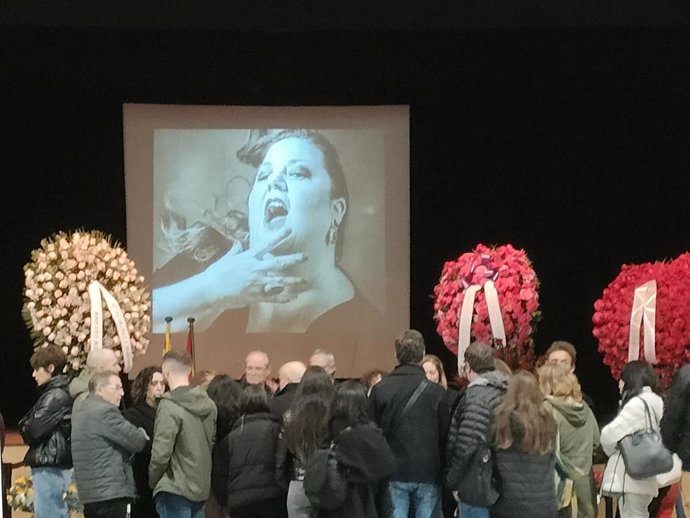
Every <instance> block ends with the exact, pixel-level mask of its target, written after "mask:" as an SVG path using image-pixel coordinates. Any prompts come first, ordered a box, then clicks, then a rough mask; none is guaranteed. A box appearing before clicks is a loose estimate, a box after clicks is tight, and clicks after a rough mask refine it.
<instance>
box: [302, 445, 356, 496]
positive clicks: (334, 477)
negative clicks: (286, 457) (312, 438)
mask: <svg viewBox="0 0 690 518" xmlns="http://www.w3.org/2000/svg"><path fill="white" fill-rule="evenodd" d="M304 494H305V495H307V498H308V499H309V502H311V505H312V506H313V507H314V509H326V510H334V509H338V508H339V507H341V506H342V505H343V504H344V503H345V498H346V497H347V479H346V478H345V473H344V470H343V468H342V467H341V466H340V465H339V464H338V461H337V460H336V459H335V456H334V454H333V445H332V444H331V447H330V448H320V449H317V450H314V452H312V454H311V456H310V457H309V461H308V462H307V465H306V472H305V474H304Z"/></svg>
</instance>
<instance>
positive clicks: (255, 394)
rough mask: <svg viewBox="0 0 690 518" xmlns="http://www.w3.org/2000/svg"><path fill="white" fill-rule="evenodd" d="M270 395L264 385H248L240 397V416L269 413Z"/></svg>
mask: <svg viewBox="0 0 690 518" xmlns="http://www.w3.org/2000/svg"><path fill="white" fill-rule="evenodd" d="M268 411H269V407H268V395H267V394H266V389H265V388H264V386H263V385H247V386H246V387H244V390H243V391H242V396H241V397H240V414H242V415H249V414H260V413H262V412H268Z"/></svg>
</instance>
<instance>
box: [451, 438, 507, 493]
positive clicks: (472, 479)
mask: <svg viewBox="0 0 690 518" xmlns="http://www.w3.org/2000/svg"><path fill="white" fill-rule="evenodd" d="M458 496H459V497H460V500H461V501H462V502H465V503H466V504H469V505H472V506H475V507H491V506H492V505H494V504H495V503H496V501H497V500H498V496H499V494H498V490H497V488H496V480H495V477H494V453H493V451H492V450H491V448H490V447H489V446H487V445H483V446H481V447H479V448H477V450H476V451H475V452H474V455H472V459H471V461H470V464H469V466H468V468H467V471H466V472H465V476H463V477H462V479H461V480H460V483H459V484H458Z"/></svg>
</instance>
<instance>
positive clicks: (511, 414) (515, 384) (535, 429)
mask: <svg viewBox="0 0 690 518" xmlns="http://www.w3.org/2000/svg"><path fill="white" fill-rule="evenodd" d="M543 400H544V395H543V394H542V392H541V390H539V384H538V382H537V379H536V378H535V377H534V376H533V375H532V374H530V373H529V372H527V371H523V370H521V371H518V372H516V373H515V374H514V375H513V376H512V377H511V378H510V380H509V381H508V388H507V390H506V393H505V396H504V397H503V401H502V402H501V404H500V405H499V406H498V408H497V409H496V415H495V426H496V436H495V443H496V447H497V448H499V449H507V448H510V447H511V446H513V445H515V446H516V447H517V448H518V449H520V450H522V451H524V452H527V453H538V454H544V453H548V452H552V451H554V449H555V447H556V422H555V421H554V419H553V417H552V416H551V414H550V413H549V412H548V411H547V410H546V409H545V408H544V407H543V405H542V403H543Z"/></svg>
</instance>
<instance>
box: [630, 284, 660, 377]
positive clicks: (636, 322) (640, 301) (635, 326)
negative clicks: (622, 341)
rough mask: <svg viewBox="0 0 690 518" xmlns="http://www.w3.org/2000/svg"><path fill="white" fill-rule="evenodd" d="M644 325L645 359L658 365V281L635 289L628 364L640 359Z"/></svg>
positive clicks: (631, 312)
mask: <svg viewBox="0 0 690 518" xmlns="http://www.w3.org/2000/svg"><path fill="white" fill-rule="evenodd" d="M643 323H644V331H643V339H644V358H645V360H647V361H648V362H649V363H656V344H655V337H654V330H655V327H656V281H655V280H652V281H649V282H646V283H644V284H642V285H641V286H638V287H637V288H635V295H634V297H633V305H632V310H631V311H630V336H629V339H628V362H631V361H635V360H637V359H639V357H640V327H642V324H643Z"/></svg>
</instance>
